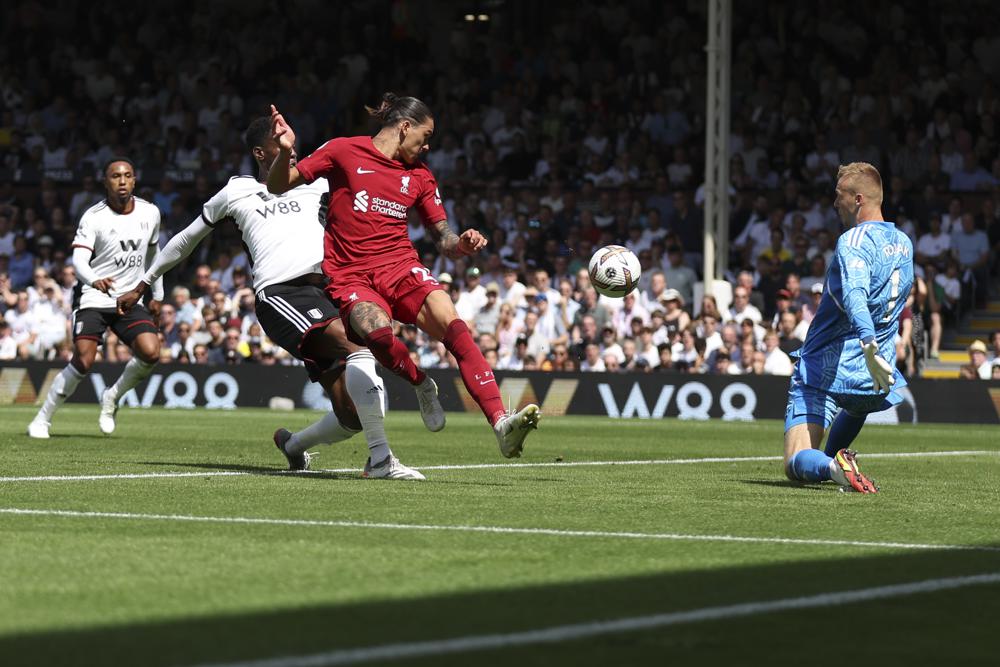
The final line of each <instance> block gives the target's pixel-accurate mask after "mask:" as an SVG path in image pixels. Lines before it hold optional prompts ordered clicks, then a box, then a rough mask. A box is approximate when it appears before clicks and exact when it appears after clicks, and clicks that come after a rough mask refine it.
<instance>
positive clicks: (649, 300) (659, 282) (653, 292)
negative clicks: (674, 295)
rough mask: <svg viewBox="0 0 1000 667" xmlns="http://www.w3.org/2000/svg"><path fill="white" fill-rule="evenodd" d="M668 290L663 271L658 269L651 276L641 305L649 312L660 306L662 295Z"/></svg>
mask: <svg viewBox="0 0 1000 667" xmlns="http://www.w3.org/2000/svg"><path fill="white" fill-rule="evenodd" d="M666 290H667V279H666V277H665V276H664V275H663V271H661V270H659V269H656V270H654V271H653V272H652V273H651V274H650V276H649V288H648V289H646V290H645V291H644V292H643V293H642V300H641V305H642V307H643V308H644V309H645V310H646V312H648V313H652V312H653V311H654V310H656V309H658V308H660V297H661V296H662V295H663V293H664V292H665V291H666Z"/></svg>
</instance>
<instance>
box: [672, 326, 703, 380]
mask: <svg viewBox="0 0 1000 667" xmlns="http://www.w3.org/2000/svg"><path fill="white" fill-rule="evenodd" d="M696 343H697V336H696V334H695V332H694V330H693V327H690V326H689V327H687V328H685V329H682V330H681V334H680V339H679V340H678V341H677V342H676V343H674V345H673V347H672V348H671V350H670V353H671V354H670V356H671V357H672V358H673V360H674V368H676V369H677V370H679V371H685V372H687V371H688V369H690V368H691V367H692V366H695V365H697V364H698V356H699V355H698V349H697V346H696Z"/></svg>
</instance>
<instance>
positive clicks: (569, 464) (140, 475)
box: [0, 449, 1000, 483]
mask: <svg viewBox="0 0 1000 667" xmlns="http://www.w3.org/2000/svg"><path fill="white" fill-rule="evenodd" d="M941 456H1000V451H992V450H975V449H970V450H949V451H941V452H883V453H874V454H863V455H862V458H865V459H902V458H920V457H941ZM781 459H782V457H780V456H726V457H700V458H690V459H642V460H627V461H559V462H539V463H471V464H454V465H436V466H419V467H417V466H413V467H414V468H416V469H417V470H489V469H494V468H498V469H500V468H512V469H516V468H579V467H591V466H652V465H685V464H695V463H755V462H767V461H781ZM361 470H362V469H361V468H326V469H317V470H305V471H290V470H268V471H246V470H206V471H204V472H188V471H183V472H136V473H109V474H103V475H28V476H21V477H0V483H3V482H8V483H12V482H89V481H98V480H108V479H158V478H167V479H169V478H176V477H249V476H255V475H257V476H259V475H288V476H295V475H321V474H330V473H338V474H346V473H359V472H361Z"/></svg>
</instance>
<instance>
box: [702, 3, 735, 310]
mask: <svg viewBox="0 0 1000 667" xmlns="http://www.w3.org/2000/svg"><path fill="white" fill-rule="evenodd" d="M731 25H732V0H708V45H707V46H706V48H705V51H706V52H707V54H708V68H707V73H706V76H707V77H708V81H707V86H706V90H707V100H706V105H705V257H704V266H703V268H704V280H705V282H704V285H705V293H706V294H711V293H712V286H713V285H714V282H715V280H716V278H720V277H722V276H723V275H724V274H725V270H726V266H727V263H728V260H729V149H728V143H729V105H730V98H729V82H730V71H729V66H730V41H731Z"/></svg>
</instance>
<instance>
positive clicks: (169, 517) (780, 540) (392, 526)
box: [0, 507, 1000, 552]
mask: <svg viewBox="0 0 1000 667" xmlns="http://www.w3.org/2000/svg"><path fill="white" fill-rule="evenodd" d="M0 514H12V515H16V516H55V517H65V518H73V519H129V520H140V521H142V520H145V521H190V522H195V523H232V524H250V525H264V526H301V527H323V528H374V529H379V530H419V531H440V532H460V533H493V534H505V535H545V536H550V537H597V538H619V539H632V540H677V541H682V540H683V541H697V542H742V543H748V544H797V545H819V546H842V547H870V548H879V549H917V550H931V549H942V550H951V551H988V552H1000V547H987V546H976V545H967V544H964V545H963V544H922V543H914V542H868V541H864V540H832V539H821V538H798V537H750V536H743V535H698V534H685V533H635V532H626V531H602V530H562V529H558V528H517V527H507V526H462V525H452V526H449V525H431V524H413V523H383V522H375V521H346V520H334V519H272V518H268V517H239V516H197V515H191V514H142V513H132V512H81V511H77V510H56V509H22V508H18V507H0Z"/></svg>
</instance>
